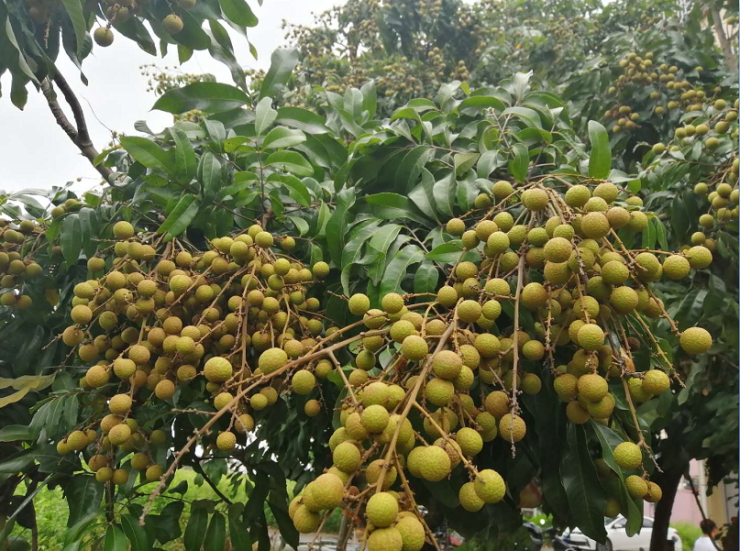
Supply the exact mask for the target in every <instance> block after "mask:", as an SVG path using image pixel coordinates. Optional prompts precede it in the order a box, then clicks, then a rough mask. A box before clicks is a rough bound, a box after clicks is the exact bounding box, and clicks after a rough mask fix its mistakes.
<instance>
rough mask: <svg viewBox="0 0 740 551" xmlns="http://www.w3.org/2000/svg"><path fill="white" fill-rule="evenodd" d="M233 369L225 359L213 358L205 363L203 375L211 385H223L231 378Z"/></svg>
mask: <svg viewBox="0 0 740 551" xmlns="http://www.w3.org/2000/svg"><path fill="white" fill-rule="evenodd" d="M233 371H234V369H233V367H232V366H231V363H230V362H229V360H227V359H226V358H221V357H218V356H214V357H213V358H211V359H209V360H208V361H207V362H206V365H205V367H204V368H203V374H204V375H205V376H206V379H208V381H209V382H211V383H223V382H226V381H228V380H229V379H230V378H231V374H232V373H233Z"/></svg>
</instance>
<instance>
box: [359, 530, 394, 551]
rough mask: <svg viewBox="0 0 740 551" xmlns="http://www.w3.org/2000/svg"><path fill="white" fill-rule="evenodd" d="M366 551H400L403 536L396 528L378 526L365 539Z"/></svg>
mask: <svg viewBox="0 0 740 551" xmlns="http://www.w3.org/2000/svg"><path fill="white" fill-rule="evenodd" d="M367 548H368V551H401V550H402V549H403V538H402V537H401V532H399V531H398V529H397V528H378V529H377V530H375V531H374V532H373V533H372V534H370V537H369V538H368V539H367Z"/></svg>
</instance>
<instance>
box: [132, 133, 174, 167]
mask: <svg viewBox="0 0 740 551" xmlns="http://www.w3.org/2000/svg"><path fill="white" fill-rule="evenodd" d="M121 145H122V146H123V148H124V149H125V150H126V151H127V152H128V153H129V155H131V156H132V157H133V158H134V159H136V160H137V161H138V162H140V163H141V164H143V165H144V166H145V167H147V168H153V169H156V170H161V171H162V172H164V173H165V174H169V175H171V176H174V175H175V174H176V172H177V169H176V166H175V165H174V164H172V156H171V155H170V154H169V153H168V152H166V151H165V150H164V149H162V148H161V147H159V146H158V145H157V144H156V143H154V142H153V141H152V140H150V139H148V138H140V137H138V136H123V137H121Z"/></svg>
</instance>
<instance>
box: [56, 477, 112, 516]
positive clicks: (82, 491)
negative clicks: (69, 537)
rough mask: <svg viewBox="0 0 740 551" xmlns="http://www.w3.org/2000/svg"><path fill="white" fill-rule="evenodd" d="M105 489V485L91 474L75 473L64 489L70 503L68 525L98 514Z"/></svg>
mask: <svg viewBox="0 0 740 551" xmlns="http://www.w3.org/2000/svg"><path fill="white" fill-rule="evenodd" d="M103 489H104V485H103V484H100V483H99V482H98V481H97V480H95V477H94V476H92V475H89V474H78V475H75V476H74V478H72V479H71V480H70V481H69V483H68V484H67V486H66V487H65V489H64V495H65V497H66V498H67V503H69V505H70V507H69V518H68V519H67V527H71V526H74V525H75V524H77V523H78V522H81V521H83V520H86V519H88V518H90V517H92V516H94V515H95V514H97V512H98V508H99V507H100V502H101V501H102V500H103Z"/></svg>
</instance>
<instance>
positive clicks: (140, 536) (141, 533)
mask: <svg viewBox="0 0 740 551" xmlns="http://www.w3.org/2000/svg"><path fill="white" fill-rule="evenodd" d="M121 526H122V527H123V531H124V533H125V534H126V537H127V538H128V540H129V541H130V542H131V551H149V549H151V545H149V538H148V537H147V535H146V531H145V530H144V527H143V526H140V525H139V519H137V518H136V517H134V516H133V515H123V516H122V517H121Z"/></svg>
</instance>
